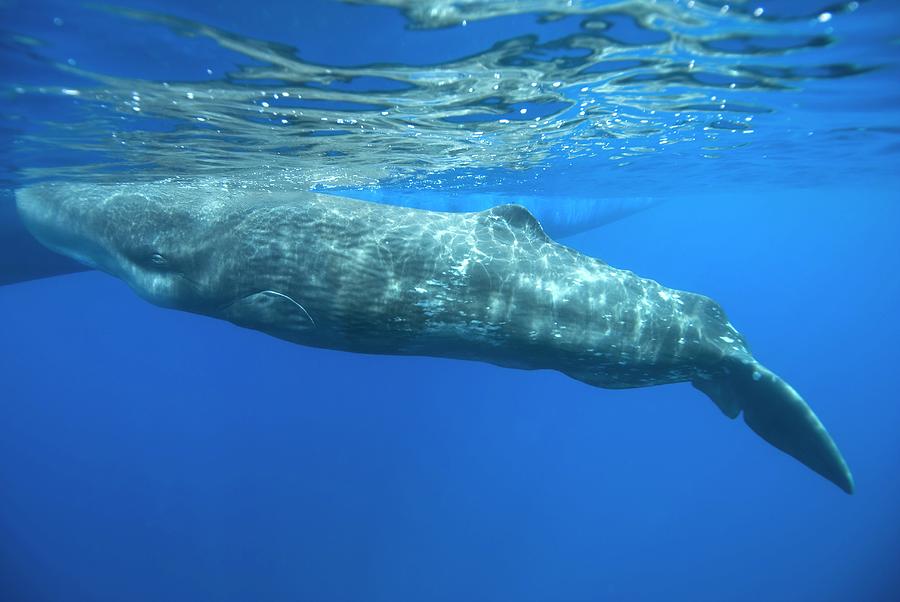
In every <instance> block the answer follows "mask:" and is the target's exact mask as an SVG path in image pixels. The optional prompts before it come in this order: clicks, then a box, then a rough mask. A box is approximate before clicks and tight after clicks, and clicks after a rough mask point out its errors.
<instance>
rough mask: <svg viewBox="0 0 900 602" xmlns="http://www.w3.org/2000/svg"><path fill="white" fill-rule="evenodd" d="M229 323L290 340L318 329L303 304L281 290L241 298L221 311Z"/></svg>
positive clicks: (260, 292)
mask: <svg viewBox="0 0 900 602" xmlns="http://www.w3.org/2000/svg"><path fill="white" fill-rule="evenodd" d="M222 317H223V318H225V319H226V320H229V321H230V322H233V323H235V324H237V325H238V326H243V327H244V328H252V329H254V330H261V331H263V332H266V333H269V334H272V335H275V336H279V337H282V338H291V335H299V334H303V333H305V332H309V331H310V330H313V329H315V328H316V322H315V320H314V319H313V317H312V316H311V315H310V314H309V312H308V311H306V308H304V307H303V306H302V305H301V304H300V303H298V302H297V301H295V300H294V299H293V298H291V297H289V296H288V295H285V294H284V293H279V292H278V291H273V290H265V291H259V292H256V293H253V294H250V295H247V296H246V297H241V298H240V299H238V300H236V301H235V302H234V303H231V304H230V305H228V306H227V307H226V308H225V309H224V310H223V311H222Z"/></svg>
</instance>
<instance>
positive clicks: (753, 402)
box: [693, 359, 853, 493]
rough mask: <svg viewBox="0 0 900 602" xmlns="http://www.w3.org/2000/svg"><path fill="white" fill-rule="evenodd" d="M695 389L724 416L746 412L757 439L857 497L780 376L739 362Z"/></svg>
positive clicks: (818, 427) (841, 464)
mask: <svg viewBox="0 0 900 602" xmlns="http://www.w3.org/2000/svg"><path fill="white" fill-rule="evenodd" d="M693 384H694V386H695V387H696V388H698V389H700V390H701V391H703V392H704V393H706V394H707V395H708V396H709V397H710V398H711V399H712V400H713V401H714V402H716V405H718V406H719V408H720V409H721V410H722V412H723V413H725V415H727V416H729V417H730V418H735V417H737V415H738V414H739V413H740V412H741V410H743V412H744V422H746V423H747V425H748V426H749V427H750V428H751V429H753V431H754V432H755V433H756V434H757V435H759V436H760V437H762V438H763V439H765V440H766V441H768V442H769V443H771V444H772V445H774V446H775V447H777V448H778V449H780V450H781V451H783V452H785V453H786V454H789V455H791V456H793V457H794V458H796V459H797V460H799V461H800V462H802V463H803V464H805V465H806V466H808V467H809V468H811V469H812V470H814V471H816V472H817V473H819V474H820V475H822V476H823V477H825V478H826V479H828V480H829V481H831V482H832V483H834V484H835V485H837V486H838V487H840V488H841V489H843V490H844V491H846V492H847V493H853V475H852V474H851V473H850V469H849V468H848V467H847V463H846V462H845V461H844V457H843V456H842V455H841V452H840V451H839V450H838V448H837V445H835V443H834V441H833V440H832V439H831V436H830V435H829V434H828V431H826V430H825V427H824V426H823V425H822V423H821V422H820V421H819V419H818V418H817V417H816V415H815V414H814V413H813V411H812V409H811V408H810V407H809V406H808V405H807V404H806V402H805V401H804V400H803V398H802V397H800V395H799V394H798V393H797V392H796V391H795V390H794V389H793V387H791V386H790V385H789V384H787V383H786V382H785V381H783V380H782V379H781V378H780V377H778V376H777V375H776V374H774V373H773V372H771V371H770V370H768V369H767V368H765V367H763V366H762V365H760V364H759V363H757V362H755V361H745V360H743V359H742V360H736V359H735V360H733V361H731V362H730V363H729V364H728V365H727V367H726V370H725V371H724V372H723V373H721V374H719V375H717V376H714V377H712V378H697V379H695V380H694V381H693Z"/></svg>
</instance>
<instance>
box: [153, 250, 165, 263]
mask: <svg viewBox="0 0 900 602" xmlns="http://www.w3.org/2000/svg"><path fill="white" fill-rule="evenodd" d="M150 261H152V262H153V263H155V264H156V265H166V258H165V257H163V256H162V255H161V254H159V253H154V254H152V255H151V256H150Z"/></svg>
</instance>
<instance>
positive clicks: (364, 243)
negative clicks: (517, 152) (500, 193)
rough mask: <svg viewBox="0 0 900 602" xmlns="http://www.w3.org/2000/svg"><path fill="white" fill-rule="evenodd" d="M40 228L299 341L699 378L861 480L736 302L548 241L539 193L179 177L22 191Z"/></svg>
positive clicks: (127, 274) (185, 299)
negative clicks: (311, 189)
mask: <svg viewBox="0 0 900 602" xmlns="http://www.w3.org/2000/svg"><path fill="white" fill-rule="evenodd" d="M17 203H18V207H19V211H20V213H21V215H22V218H23V219H24V221H25V223H26V225H27V227H28V228H29V230H30V231H31V232H32V233H33V234H34V235H35V236H36V237H37V238H38V239H39V240H40V241H41V242H43V243H44V244H45V245H47V246H48V247H50V248H51V249H53V250H56V251H58V252H61V253H63V254H66V255H68V256H70V257H73V258H75V259H77V260H79V261H81V262H83V263H85V264H87V265H89V266H91V267H96V268H99V269H101V270H104V271H106V272H108V273H110V274H112V275H114V276H117V277H119V278H121V279H123V280H125V281H126V282H127V283H128V284H129V285H131V287H132V288H133V289H134V290H135V291H136V292H137V293H138V294H140V295H141V296H142V297H144V298H145V299H147V300H148V301H151V302H153V303H156V304H158V305H162V306H166V307H172V308H176V309H181V310H186V311H191V312H195V313H200V314H204V315H208V316H212V317H216V318H221V319H225V320H229V321H231V322H234V323H235V324H238V325H240V326H245V327H247V328H253V329H256V330H261V331H263V332H266V333H268V334H271V335H273V336H277V337H280V338H283V339H287V340H289V341H293V342H295V343H300V344H303V345H312V346H316V347H325V348H329V349H341V350H346V351H355V352H362V353H382V354H405V355H430V356H440V357H452V358H461V359H468V360H478V361H484V362H490V363H492V364H497V365H500V366H507V367H513V368H524V369H553V370H558V371H560V372H563V373H565V374H567V375H569V376H571V377H573V378H575V379H578V380H580V381H583V382H585V383H588V384H590V385H594V386H598V387H609V388H626V387H641V386H647V385H657V384H665V383H675V382H682V381H691V382H693V383H694V385H695V386H696V387H697V388H698V389H700V390H702V391H703V392H704V393H706V394H707V395H709V396H710V397H711V398H712V399H713V400H714V401H715V402H716V403H717V404H718V406H719V407H720V409H721V410H722V411H723V412H724V413H725V414H726V415H728V416H730V417H735V416H737V415H738V414H739V413H740V412H741V411H742V410H743V412H744V417H745V420H746V422H747V423H748V424H749V425H750V427H751V428H752V429H753V430H754V431H756V432H757V433H758V434H760V435H761V436H762V437H763V438H765V439H766V440H768V441H769V442H770V443H772V444H773V445H775V446H776V447H779V448H780V449H782V450H783V451H785V452H787V453H789V454H791V455H793V456H794V457H796V458H797V459H799V460H800V461H801V462H803V463H805V464H806V465H807V466H809V467H810V468H812V469H813V470H815V471H817V472H819V473H820V474H822V475H823V476H825V477H826V478H828V479H830V480H831V481H833V482H834V483H835V484H837V485H838V486H839V487H841V488H842V489H844V490H845V491H847V492H852V489H853V481H852V477H851V475H850V472H849V470H848V468H847V465H846V464H845V462H844V460H843V458H842V457H841V455H840V452H839V451H838V450H837V448H836V447H835V445H834V443H833V442H832V440H831V438H830V437H829V436H828V434H827V432H826V431H825V429H824V427H822V425H821V423H820V422H819V421H818V419H817V418H816V417H815V415H814V414H813V413H812V411H811V410H810V409H809V407H808V406H807V405H806V403H805V402H804V401H803V399H802V398H801V397H800V396H799V395H798V394H797V393H796V392H795V391H794V390H793V389H792V388H791V387H790V386H789V385H787V384H786V383H785V382H784V381H782V380H781V379H780V378H778V377H777V376H776V375H774V374H773V373H772V372H770V371H769V370H767V369H766V368H764V367H763V366H762V365H760V364H759V363H758V362H756V360H754V359H753V357H752V356H751V355H750V353H749V351H748V350H747V348H746V346H745V343H744V340H743V337H742V336H741V335H740V334H739V333H738V332H737V331H736V330H735V329H734V327H733V326H732V325H731V324H730V323H729V322H728V320H727V319H726V317H725V315H724V313H723V312H722V310H721V308H720V307H719V306H718V305H717V304H716V303H715V302H713V301H712V300H710V299H709V298H707V297H704V296H702V295H697V294H693V293H688V292H683V291H677V290H673V289H669V288H666V287H664V286H661V285H660V284H658V283H656V282H654V281H653V280H647V279H643V278H639V277H638V276H636V275H634V274H633V273H631V272H628V271H624V270H618V269H615V268H613V267H610V266H609V265H607V264H605V263H604V262H602V261H600V260H599V259H595V258H593V257H589V256H586V255H583V254H581V253H578V252H577V251H574V250H572V249H570V248H567V247H565V246H562V245H560V244H557V243H555V242H553V241H552V240H550V239H549V238H548V237H547V236H546V235H545V234H544V232H543V230H542V229H541V226H540V225H539V223H538V222H537V221H536V220H535V219H534V218H533V217H532V215H531V214H530V213H529V212H528V211H527V210H526V209H524V208H522V207H520V206H516V205H503V206H500V207H495V208H493V209H489V210H487V211H482V212H479V213H462V214H460V213H438V212H431V211H424V210H417V209H409V208H403V207H396V206H389V205H383V204H378V203H367V202H362V201H355V200H350V199H346V198H342V197H335V196H328V195H319V194H314V193H263V192H259V193H254V192H247V191H244V190H227V189H209V188H205V189H192V188H185V187H179V186H177V185H171V184H127V185H118V186H92V185H56V186H53V185H49V186H42V187H35V188H29V189H23V190H20V191H19V192H18V194H17Z"/></svg>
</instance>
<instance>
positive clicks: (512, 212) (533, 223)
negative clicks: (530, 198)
mask: <svg viewBox="0 0 900 602" xmlns="http://www.w3.org/2000/svg"><path fill="white" fill-rule="evenodd" d="M478 215H479V217H480V218H482V219H484V220H485V221H487V222H488V223H493V222H494V220H500V221H502V222H503V223H504V224H506V226H507V227H508V228H509V229H510V230H522V231H524V232H527V233H528V234H529V235H531V236H532V237H534V238H538V239H542V240H546V241H549V240H550V237H549V236H547V234H546V233H545V232H544V228H543V226H541V222H539V221H538V220H537V218H536V217H534V215H533V214H532V213H531V211H529V210H528V209H526V208H525V207H523V206H522V205H516V204H513V203H509V204H507V205H497V206H496V207H491V208H490V209H486V210H485V211H481V212H480V213H479V214H478Z"/></svg>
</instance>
